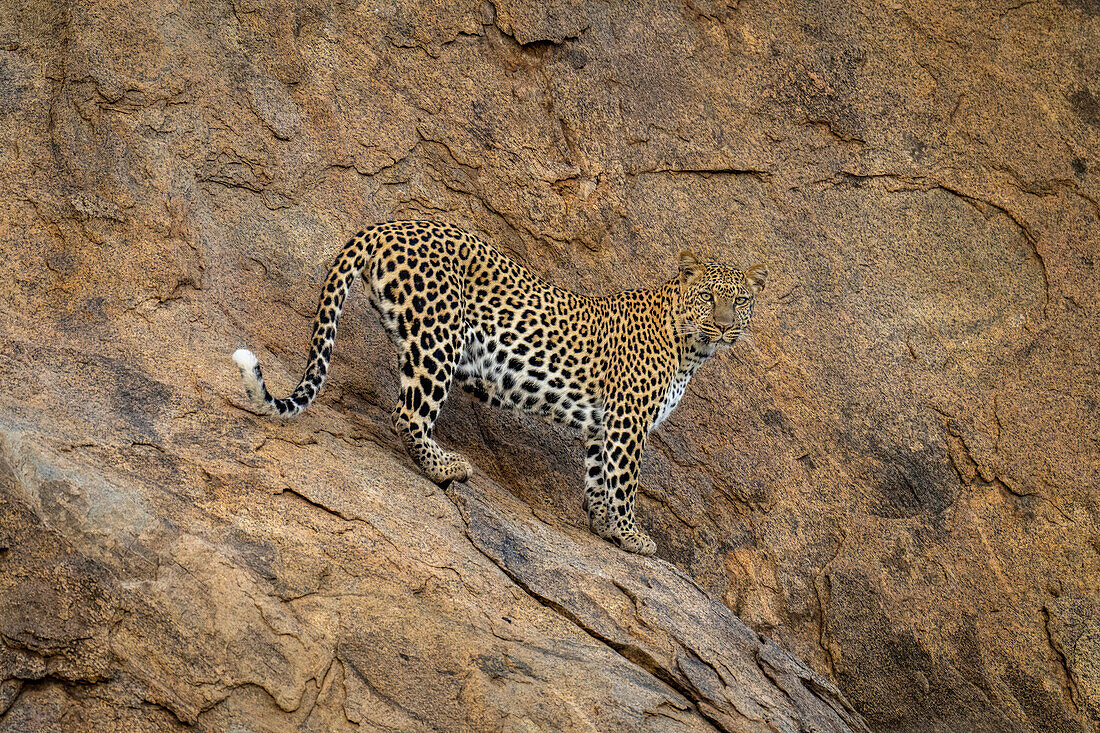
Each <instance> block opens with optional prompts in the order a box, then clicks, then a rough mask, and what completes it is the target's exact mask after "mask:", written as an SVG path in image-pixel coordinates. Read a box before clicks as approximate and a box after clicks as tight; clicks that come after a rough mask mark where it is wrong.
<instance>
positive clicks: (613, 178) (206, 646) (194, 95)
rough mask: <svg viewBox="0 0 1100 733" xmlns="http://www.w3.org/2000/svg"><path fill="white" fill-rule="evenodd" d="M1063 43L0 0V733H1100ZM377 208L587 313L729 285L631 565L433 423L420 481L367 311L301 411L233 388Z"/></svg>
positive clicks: (900, 20) (654, 463)
mask: <svg viewBox="0 0 1100 733" xmlns="http://www.w3.org/2000/svg"><path fill="white" fill-rule="evenodd" d="M1098 48H1100V10H1098V8H1097V7H1096V3H1095V2H1090V1H1087V0H1067V1H1066V2H1062V3H1059V2H1053V1H1049V0H1043V1H1041V2H1033V3H1024V4H1020V3H1007V2H985V3H963V2H951V1H949V2H937V3H930V2H922V1H921V0H912V1H908V0H907V1H905V2H897V3H888V4H882V3H872V2H855V3H852V2H838V1H833V0H827V1H826V2H812V3H810V2H798V3H794V4H789V5H780V4H776V3H748V4H747V3H736V2H721V1H717V2H710V1H707V0H692V1H691V2H688V3H684V4H673V3H660V2H654V3H649V2H644V3H640V4H630V5H622V4H603V3H579V2H574V1H573V0H564V1H560V2H557V1H552V2H546V3H538V4H531V3H528V4H521V3H507V2H497V3H478V2H463V1H461V0H447V1H445V2H436V3H414V2H405V1H404V0H396V1H390V0H383V2H381V3H375V4H368V5H360V6H349V5H338V6H333V5H331V4H328V3H319V2H307V3H295V4H283V3H278V2H273V1H271V2H269V1H267V0H259V1H258V2H245V3H241V2H236V3H232V4H220V3H175V2H164V3H161V2H152V3H149V2H141V3H138V2H125V1H115V2H97V3H65V2H61V3H35V2H24V3H12V2H3V3H0V171H2V173H0V248H2V250H0V251H2V252H3V254H4V255H5V257H4V263H5V267H3V268H0V302H3V303H4V308H3V309H0V375H2V377H3V380H4V384H5V389H3V390H0V442H2V457H3V461H2V468H0V486H2V489H3V496H2V497H0V498H2V501H3V503H2V504H0V517H2V523H0V546H2V547H3V549H0V710H6V712H5V713H2V717H0V728H3V729H7V730H28V729H31V730H71V729H94V730H109V729H117V730H164V729H173V728H177V727H178V728H183V727H185V726H186V725H188V724H195V725H197V726H198V727H200V728H202V729H212V730H214V729H217V730H220V729H225V728H229V727H231V726H233V725H240V724H242V721H245V722H246V723H248V724H253V725H254V727H256V728H260V727H264V726H266V727H267V728H268V729H276V730H277V729H299V728H304V729H307V730H310V729H312V730H340V729H341V728H348V729H350V728H353V727H355V725H356V724H358V725H359V726H360V727H363V728H367V729H372V728H375V729H398V730H418V729H433V728H434V729H461V728H470V729H513V730H516V729H523V728H525V727H531V726H539V725H541V726H544V727H546V728H550V729H586V726H593V727H595V728H597V729H600V730H610V729H636V728H638V727H641V726H643V725H648V726H650V727H652V728H654V729H669V730H671V729H677V728H692V727H694V728H701V729H705V728H706V727H707V726H708V725H710V726H714V725H718V726H723V727H726V728H727V729H731V730H742V729H744V730H754V729H758V728H759V727H760V726H761V725H764V722H763V721H765V720H767V721H768V724H770V725H772V726H773V728H775V729H779V730H784V729H789V728H790V727H791V726H793V729H795V730H797V729H798V728H797V726H798V725H803V726H804V727H807V728H808V727H809V726H811V725H818V727H819V728H821V729H826V730H827V729H829V726H834V729H842V728H841V727H840V726H843V725H849V726H852V727H855V728H857V729H858V726H859V725H860V722H859V718H858V715H862V716H863V717H865V718H866V719H867V721H868V723H869V724H870V726H871V727H872V728H873V729H875V730H882V731H914V732H915V731H958V730H974V731H998V732H999V731H1028V730H1045V731H1079V730H1084V731H1094V730H1097V729H1098V728H1100V676H1098V674H1097V670H1096V659H1097V654H1098V652H1097V649H1098V642H1097V638H1098V636H1097V634H1098V632H1097V628H1098V625H1097V624H1098V621H1097V618H1098V616H1097V614H1098V602H1097V599H1100V534H1098V531H1097V527H1098V526H1100V498H1098V497H1100V491H1098V489H1100V477H1098V471H1097V469H1098V465H1100V458H1098V456H1100V445H1098V439H1097V435H1098V434H1100V417H1098V416H1100V408H1098V404H1100V353H1098V347H1097V340H1096V333H1097V331H1098V330H1100V329H1098V326H1100V323H1098V319H1097V308H1098V306H1100V289H1098V288H1097V287H1096V282H1097V281H1098V273H1097V260H1098V257H1100V176H1098V171H1100V154H1098V152H1097V151H1100V122H1098V119H1100V114H1098V112H1097V110H1098V108H1100V105H1098V103H1097V100H1098V99H1100V87H1097V82H1096V80H1097V79H1100V54H1098V53H1097V50H1096V49H1098ZM406 217H431V218H436V219H441V220H445V221H449V222H454V223H457V224H460V225H463V226H466V227H469V228H471V229H473V230H476V231H478V232H480V233H482V234H484V235H485V236H486V237H487V238H489V239H491V240H492V241H493V242H495V243H496V244H497V245H498V246H499V247H500V248H501V249H502V250H503V251H505V252H507V253H509V254H510V255H512V256H514V257H515V258H516V259H518V260H520V261H522V262H524V263H526V264H528V265H529V266H531V267H532V268H533V269H535V270H537V271H539V272H540V273H542V274H544V275H545V276H546V277H547V278H549V279H552V280H554V281H556V282H558V283H561V284H563V285H568V286H570V287H572V288H575V289H577V290H580V291H584V292H589V293H602V292H607V291H610V290H613V289H616V288H627V287H639V286H646V285H650V284H653V283H655V282H658V281H660V280H662V279H664V278H667V277H670V276H671V274H672V272H673V258H674V256H675V253H676V252H677V251H678V250H680V249H682V248H692V249H695V250H697V251H699V252H700V253H701V254H704V255H708V256H713V257H719V258H722V259H724V260H727V261H731V262H738V263H748V262H750V261H755V260H756V259H761V260H764V261H766V262H767V263H768V264H769V266H770V270H771V277H770V280H769V284H768V290H767V291H765V293H764V298H763V299H762V302H761V303H760V304H759V306H758V308H757V315H756V322H755V331H756V333H755V336H754V338H753V339H752V340H751V341H747V342H745V343H742V344H739V345H738V347H737V348H736V349H735V350H734V352H733V353H732V354H731V355H729V356H728V357H727V358H724V359H722V360H717V361H714V362H712V363H710V364H708V365H706V366H705V367H704V368H703V370H702V371H701V373H700V374H699V375H698V376H697V377H696V379H695V380H694V381H693V383H692V386H691V387H690V389H689V391H688V394H687V395H686V397H685V398H684V400H683V402H682V404H681V407H680V409H679V411H678V412H677V413H675V414H674V415H673V416H672V417H671V418H670V419H669V420H668V422H667V423H666V424H665V425H664V426H662V428H661V430H660V431H659V432H658V433H656V434H655V435H654V436H653V437H652V439H651V440H650V445H649V450H648V456H647V459H646V462H645V465H644V472H643V476H642V481H643V484H644V496H643V499H642V522H643V525H644V526H645V528H646V529H647V530H648V531H649V532H650V533H651V534H653V535H654V537H655V538H656V539H657V540H658V543H659V546H660V551H659V557H660V558H662V559H661V560H640V559H637V558H627V557H624V556H622V555H621V554H619V553H617V552H616V551H614V550H613V548H610V547H608V546H606V544H605V543H601V542H599V541H596V540H594V539H593V538H590V537H589V536H588V535H587V533H586V531H585V529H584V521H583V516H582V514H581V512H580V510H579V501H580V489H581V475H582V468H581V452H580V449H579V446H578V445H577V444H576V443H575V441H573V440H572V439H571V438H569V437H568V436H566V435H564V434H563V433H561V432H559V431H558V430H556V429H555V428H552V427H548V426H544V425H542V424H541V423H535V422H531V421H529V420H527V419H525V418H521V417H517V416H513V415H507V414H501V413H500V412H497V411H493V410H490V409H487V408H483V407H481V406H478V405H472V404H470V403H469V401H468V400H467V399H466V398H465V397H462V396H455V397H454V398H453V399H452V401H451V402H449V403H448V407H447V409H446V410H445V412H444V419H443V421H442V422H441V424H440V431H439V432H440V439H441V441H442V442H444V443H447V444H450V445H452V446H455V447H457V448H459V449H460V450H462V451H464V452H465V453H466V454H467V455H468V456H469V457H470V458H471V459H472V460H473V461H474V462H475V463H476V464H477V466H478V467H479V469H481V471H482V472H483V473H482V472H479V474H478V476H477V477H476V478H475V479H474V480H473V481H472V482H471V483H470V484H469V485H468V486H456V487H454V491H453V492H452V495H451V497H450V498H448V497H445V496H444V495H443V494H442V493H440V492H438V491H436V490H433V488H432V487H431V485H430V484H427V483H426V482H424V481H423V480H422V479H420V478H419V477H418V476H417V475H416V474H415V473H414V472H413V471H412V470H411V466H410V465H409V463H408V461H407V459H406V458H405V457H404V455H403V453H402V452H401V450H400V448H399V446H398V445H397V444H396V442H395V441H394V439H393V437H392V435H391V432H390V430H389V426H388V420H387V417H386V414H387V411H388V409H389V406H390V405H391V404H392V401H393V399H394V387H393V385H394V381H395V379H394V371H395V369H394V363H393V357H392V352H391V350H390V347H389V345H388V343H387V341H386V339H385V337H384V336H383V334H382V331H381V329H380V328H379V327H378V325H377V323H376V322H375V316H374V314H373V312H372V311H371V309H370V308H369V307H367V305H366V303H365V302H364V299H362V298H358V299H356V298H355V297H354V296H353V298H352V299H351V301H350V302H349V306H348V309H347V310H346V311H345V313H344V316H343V317H342V320H341V331H340V334H339V337H338V343H337V349H336V354H335V357H334V363H333V371H332V376H331V378H330V381H329V383H328V385H326V388H325V391H324V392H323V393H322V395H321V398H320V399H319V401H318V402H317V403H316V404H315V405H314V406H313V407H312V408H311V409H310V411H309V412H307V413H306V415H305V416H304V417H303V418H301V419H300V420H298V421H296V422H291V423H278V422H273V421H264V420H258V419H256V418H254V417H252V416H251V415H249V414H248V413H247V412H245V411H244V410H242V409H241V408H242V406H243V405H244V401H243V398H242V397H241V394H240V389H239V386H238V384H237V380H236V374H235V367H233V365H232V364H231V362H229V360H228V355H229V354H230V353H232V351H233V350H235V349H236V348H238V347H240V346H248V347H249V348H252V349H253V350H255V351H256V352H257V353H258V355H259V356H260V359H261V361H262V362H263V364H264V365H265V373H266V374H267V376H268V378H269V382H270V383H271V385H272V387H273V388H274V389H276V390H280V388H281V389H282V390H286V389H289V387H290V385H292V384H293V382H294V381H295V380H296V379H297V377H298V370H299V369H300V368H301V367H302V360H303V357H304V353H305V350H306V343H307V338H308V335H307V322H308V318H309V317H310V316H311V315H312V312H313V308H314V306H315V303H316V291H317V287H318V285H319V283H320V281H321V279H322V278H323V275H324V273H325V271H326V268H327V265H328V263H329V262H330V261H331V258H332V256H333V254H334V253H335V251H336V250H337V249H338V247H339V245H340V244H341V243H342V242H343V241H344V240H345V239H346V238H347V237H348V236H349V235H350V234H352V233H354V232H355V231H357V230H358V229H359V228H360V227H361V226H362V225H363V224H364V223H366V222H372V221H377V220H382V219H387V218H406ZM502 487H507V489H504V488H502ZM668 563H671V565H672V566H675V567H670V565H669V564H668ZM677 569H678V570H677ZM681 572H682V573H683V574H684V575H680V574H679V573H681ZM688 577H690V578H691V579H693V580H688V579H687V578H688ZM646 579H648V583H649V584H648V585H647V582H646ZM696 584H697V585H696ZM620 586H621V587H620ZM700 588H701V589H704V590H705V592H704V590H700ZM685 598H690V599H692V600H691V604H690V605H687V606H685V607H680V606H678V605H677V604H676V603H675V602H673V601H674V600H681V599H685ZM712 599H720V600H721V602H722V603H724V605H725V607H728V608H729V609H731V610H732V612H733V613H734V614H736V615H737V616H739V617H740V618H741V619H742V620H744V621H745V622H746V623H747V624H748V625H749V626H750V627H751V628H752V629H753V630H754V631H755V632H760V633H764V634H766V635H767V636H768V637H769V638H771V639H774V641H766V642H762V641H760V640H759V637H757V636H755V635H754V634H752V633H749V632H747V631H745V630H744V629H743V628H742V627H740V626H738V625H737V620H736V619H735V618H734V617H733V616H732V615H731V614H729V613H728V612H727V611H726V610H724V608H723V607H722V606H721V605H715V601H714V600H712ZM777 645H778V646H777ZM779 647H783V648H785V649H787V650H789V651H790V652H792V653H793V654H794V656H795V657H799V658H801V659H803V660H805V662H806V663H807V664H808V665H809V667H810V668H812V669H813V672H811V671H810V670H808V669H806V668H805V667H803V666H801V665H800V664H798V663H796V662H795V661H793V659H792V658H791V657H789V656H787V655H786V654H785V653H784V652H781V651H779ZM395 670H400V673H396V672H395ZM718 670H721V671H720V672H719V671H718ZM833 685H835V686H836V688H839V690H840V691H841V692H842V693H843V695H844V698H846V699H847V700H848V701H850V703H851V705H852V707H853V708H854V709H855V711H858V713H855V712H853V711H852V710H850V709H849V708H848V707H846V704H845V703H844V702H843V701H842V700H843V699H844V698H842V697H841V696H840V695H838V694H837V693H836V692H834V687H833ZM779 690H783V691H784V692H785V693H786V695H781V694H779V692H778V691H779ZM645 711H649V713H646V712H645ZM762 711H763V712H762ZM814 721H818V722H816V723H815V722H814ZM824 721H828V722H824ZM249 722H250V723H249ZM754 726H756V727H754ZM783 726H788V728H784V727H783Z"/></svg>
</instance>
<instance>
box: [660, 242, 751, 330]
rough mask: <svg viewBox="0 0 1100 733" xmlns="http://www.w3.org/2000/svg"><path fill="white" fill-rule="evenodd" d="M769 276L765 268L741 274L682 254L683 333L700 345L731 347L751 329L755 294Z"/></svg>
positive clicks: (691, 255) (690, 255)
mask: <svg viewBox="0 0 1100 733" xmlns="http://www.w3.org/2000/svg"><path fill="white" fill-rule="evenodd" d="M767 277H768V268H767V267H765V266H764V265H754V266H752V267H750V268H749V269H748V270H745V271H744V272H742V271H741V270H737V269H735V268H732V267H727V266H725V265H719V264H714V263H709V262H707V263H704V262H700V261H699V260H698V258H696V256H695V255H694V254H692V253H691V252H681V253H680V281H681V283H682V285H683V288H684V291H683V300H682V309H683V310H682V313H681V316H680V317H681V324H682V326H681V328H682V330H683V331H684V332H685V333H688V334H691V335H693V336H694V337H695V340H696V341H697V342H699V343H701V344H714V345H715V346H724V347H729V346H732V345H733V344H734V342H735V341H737V339H738V337H739V336H741V334H743V333H744V332H745V329H747V328H748V327H749V323H750V321H751V320H752V309H753V304H754V302H755V299H756V294H757V293H759V292H760V291H761V290H763V289H764V282H765V281H766V280H767Z"/></svg>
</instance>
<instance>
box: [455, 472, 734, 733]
mask: <svg viewBox="0 0 1100 733" xmlns="http://www.w3.org/2000/svg"><path fill="white" fill-rule="evenodd" d="M451 493H452V492H451V491H448V492H447V494H448V498H450V499H451V501H452V502H453V503H454V505H455V508H456V509H458V513H459V517H460V519H461V520H462V522H463V525H464V527H465V534H466V538H467V539H468V540H469V541H470V544H471V545H472V546H473V547H474V549H475V550H477V551H478V552H479V553H480V554H481V555H483V556H484V557H485V559H487V560H488V561H489V562H491V563H492V564H493V565H495V566H496V567H497V568H499V569H500V571H501V572H502V573H504V575H505V576H506V577H507V578H508V579H509V580H511V581H512V582H513V583H514V584H515V585H516V587H518V588H519V589H520V590H522V591H523V592H524V593H526V594H527V595H528V596H530V597H531V598H532V599H533V600H534V601H535V602H537V603H538V604H539V605H541V606H543V607H545V608H548V609H550V610H551V611H553V612H554V613H556V614H557V615H559V616H561V617H562V618H564V619H565V620H566V621H569V622H570V623H572V624H573V625H574V626H576V627H577V628H578V629H580V630H581V631H583V632H584V633H586V634H587V635H588V636H590V637H591V638H593V639H595V640H596V641H598V642H599V643H601V644H603V645H604V646H606V647H607V648H608V649H610V650H612V651H613V652H615V653H616V654H618V655H619V656H621V657H622V658H623V659H625V660H626V661H628V662H630V663H631V664H632V665H634V666H636V667H638V668H640V669H641V670H642V671H644V672H646V673H647V674H649V675H651V676H653V677H654V678H656V679H658V680H660V681H661V682H663V683H664V684H666V685H668V686H669V687H670V688H671V689H672V690H674V691H675V692H676V693H678V694H679V695H680V696H681V697H683V698H684V699H685V700H687V701H688V703H690V704H691V705H692V706H693V707H694V709H695V711H696V712H697V713H698V714H699V715H700V717H702V718H703V720H705V721H706V722H707V723H708V724H710V725H711V726H712V727H713V728H715V729H716V730H728V729H727V728H725V727H724V726H723V725H722V724H721V723H720V722H719V721H717V720H715V719H713V718H712V717H710V716H708V715H707V714H706V713H704V712H703V710H702V709H700V708H699V706H698V704H697V700H696V699H695V697H694V696H693V695H692V694H691V692H690V690H689V689H688V688H686V687H685V686H684V685H683V684H682V683H681V682H679V681H678V680H677V679H676V678H675V677H674V676H673V675H672V674H671V673H670V672H669V671H668V670H666V669H664V668H663V667H661V666H660V665H659V664H657V663H656V660H654V659H653V658H652V657H650V656H649V655H648V654H646V653H645V652H644V651H643V650H641V649H640V648H638V647H631V646H630V645H627V644H622V643H618V642H614V641H612V640H611V639H608V638H606V637H604V636H602V635H601V634H599V633H598V632H597V631H596V630H595V629H592V628H591V627H589V626H587V625H586V624H585V623H584V622H583V621H582V620H581V619H580V618H579V617H578V616H577V615H576V614H574V613H573V612H572V611H570V610H569V609H568V608H566V607H565V606H563V605H561V604H560V603H558V602H556V601H554V600H553V599H551V598H547V597H546V596H543V595H541V594H539V593H536V592H535V591H534V589H532V588H531V587H530V586H529V585H527V584H526V583H524V582H523V581H522V580H521V579H520V578H519V576H518V575H516V573H514V572H513V571H512V570H511V569H510V568H509V567H508V566H507V565H505V564H504V563H503V562H502V561H500V560H498V559H497V558H495V557H493V556H492V555H490V554H489V553H488V552H486V551H485V550H484V549H483V548H482V547H481V545H480V544H478V542H477V540H476V539H474V536H473V534H472V533H471V532H470V525H469V519H468V518H467V516H466V512H465V511H464V509H463V507H462V506H461V503H460V502H459V501H458V500H457V499H455V498H454V497H452V496H450V494H451ZM630 648H633V649H636V650H637V652H638V654H629V653H627V651H628V649H630ZM638 655H641V656H640V658H639V656H638ZM640 659H644V660H648V661H647V662H645V661H640Z"/></svg>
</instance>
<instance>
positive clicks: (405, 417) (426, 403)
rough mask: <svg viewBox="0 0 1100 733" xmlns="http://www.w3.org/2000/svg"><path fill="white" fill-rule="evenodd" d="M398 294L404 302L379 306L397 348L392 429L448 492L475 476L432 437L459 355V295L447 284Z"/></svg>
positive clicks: (465, 462) (421, 465) (423, 467)
mask: <svg viewBox="0 0 1100 733" xmlns="http://www.w3.org/2000/svg"><path fill="white" fill-rule="evenodd" d="M391 292H392V290H391ZM402 294H403V295H405V296H406V297H404V298H400V297H398V298H395V299H394V301H396V302H394V301H390V302H386V301H385V300H381V301H380V303H379V306H380V307H379V310H381V311H383V323H384V324H386V326H387V330H389V331H390V336H391V338H392V340H393V341H394V343H395V344H396V346H397V357H398V366H399V374H400V385H399V394H398V403H397V407H395V408H394V410H393V413H392V415H391V417H392V421H393V427H394V430H395V431H396V432H397V434H398V436H400V437H401V440H402V442H403V443H404V444H405V448H406V450H407V451H408V452H409V456H410V457H411V458H412V459H413V461H414V462H415V463H416V464H417V466H418V467H419V468H420V470H421V471H423V472H424V475H426V476H427V477H428V478H429V479H431V480H432V481H434V482H435V483H437V484H439V485H440V486H442V487H444V488H446V487H447V486H449V485H450V483H451V482H452V481H467V480H469V479H470V477H472V476H473V473H474V471H473V466H471V465H470V463H469V462H468V461H467V460H466V459H465V458H464V457H463V456H462V455H461V454H459V453H456V452H454V451H448V450H445V449H444V448H443V447H442V446H440V445H439V443H437V442H436V441H435V439H434V437H433V434H432V433H433V429H434V427H435V421H436V419H437V418H438V417H439V412H440V409H441V408H442V406H443V402H444V401H445V400H446V399H447V393H448V392H449V390H450V388H451V382H452V380H453V378H454V374H455V368H456V366H457V363H458V360H459V357H460V355H461V353H462V349H463V340H464V339H463V327H462V323H463V312H462V311H463V308H462V301H461V294H460V293H459V291H458V289H457V288H456V287H453V286H452V285H450V284H448V282H447V281H446V280H443V281H441V282H440V284H439V285H437V286H435V289H434V290H433V291H431V292H425V293H418V294H415V295H414V294H408V293H403V292H402ZM387 316H388V317H387Z"/></svg>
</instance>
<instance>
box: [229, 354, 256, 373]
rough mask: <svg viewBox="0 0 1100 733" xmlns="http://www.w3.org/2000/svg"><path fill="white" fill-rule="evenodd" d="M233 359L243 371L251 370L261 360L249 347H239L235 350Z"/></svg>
mask: <svg viewBox="0 0 1100 733" xmlns="http://www.w3.org/2000/svg"><path fill="white" fill-rule="evenodd" d="M233 361H235V362H237V366H239V367H240V368H241V369H242V370H243V371H246V372H247V371H251V370H253V369H255V368H256V364H258V363H259V362H258V361H257V360H256V355H255V354H253V353H252V352H251V351H249V350H248V349H237V350H236V351H234V352H233Z"/></svg>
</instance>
